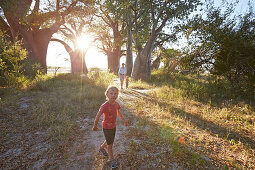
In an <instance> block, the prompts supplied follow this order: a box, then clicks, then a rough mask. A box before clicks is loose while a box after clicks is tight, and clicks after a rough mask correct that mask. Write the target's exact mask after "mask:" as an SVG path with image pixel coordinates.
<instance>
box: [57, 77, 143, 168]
mask: <svg viewBox="0 0 255 170" xmlns="http://www.w3.org/2000/svg"><path fill="white" fill-rule="evenodd" d="M114 84H115V85H116V86H117V87H119V86H120V83H119V79H115V80H114ZM142 94H143V91H142V90H140V91H139V90H134V89H123V90H120V94H119V97H118V99H117V101H118V102H119V103H120V105H121V107H122V114H123V116H124V117H125V118H126V119H127V120H128V121H129V124H130V125H133V124H134V123H135V119H134V116H133V115H132V114H131V113H130V111H128V110H127V109H126V108H125V105H127V103H128V102H132V101H135V100H137V99H138V98H139V97H141V95H142ZM95 115H96V113H91V116H90V117H86V118H80V119H79V120H78V124H79V126H80V129H81V130H82V131H84V133H83V136H81V137H80V138H79V140H77V141H75V143H74V145H73V147H71V148H70V149H69V151H68V153H67V155H68V156H67V158H66V162H65V163H64V164H62V165H60V167H59V168H60V169H74V170H76V169H77V170H78V169H79V170H80V169H105V170H106V169H111V168H110V163H109V161H108V160H107V158H104V157H103V156H102V155H101V154H100V153H99V152H98V149H99V147H100V145H101V144H102V142H103V141H104V140H105V138H104V135H103V132H102V126H101V122H102V119H103V116H101V118H100V121H99V124H98V127H99V131H92V130H91V129H92V127H93V122H94V119H95ZM128 130H129V127H125V126H124V124H123V121H122V120H121V119H120V118H119V117H118V118H117V132H116V137H115V142H114V146H113V149H114V156H115V158H116V160H117V162H118V166H119V168H118V169H123V166H124V167H125V165H123V163H122V160H121V157H122V156H124V155H125V152H126V151H127V150H128V149H129V145H130V140H128V139H127V137H126V134H127V133H128Z"/></svg>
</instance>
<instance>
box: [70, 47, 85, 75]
mask: <svg viewBox="0 0 255 170" xmlns="http://www.w3.org/2000/svg"><path fill="white" fill-rule="evenodd" d="M84 54H85V53H84V52H81V51H77V50H76V51H73V52H72V53H70V60H71V72H72V73H85V74H87V73H88V68H87V65H86V63H85V58H84Z"/></svg>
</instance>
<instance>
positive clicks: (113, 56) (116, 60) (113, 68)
mask: <svg viewBox="0 0 255 170" xmlns="http://www.w3.org/2000/svg"><path fill="white" fill-rule="evenodd" d="M107 61H108V69H109V70H110V72H113V73H114V74H118V71H119V67H120V48H119V49H116V50H115V51H114V52H110V53H107Z"/></svg>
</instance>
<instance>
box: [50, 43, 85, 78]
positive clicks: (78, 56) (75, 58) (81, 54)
mask: <svg viewBox="0 0 255 170" xmlns="http://www.w3.org/2000/svg"><path fill="white" fill-rule="evenodd" d="M51 41H57V42H59V43H61V44H62V45H63V46H64V47H65V50H66V52H67V53H68V54H69V56H70V61H71V72H72V73H85V74H87V73H88V68H87V65H86V62H85V56H86V53H87V51H81V50H79V49H78V48H75V50H73V49H72V48H71V47H70V46H69V45H68V44H67V43H65V42H64V41H62V40H59V39H56V38H52V39H51Z"/></svg>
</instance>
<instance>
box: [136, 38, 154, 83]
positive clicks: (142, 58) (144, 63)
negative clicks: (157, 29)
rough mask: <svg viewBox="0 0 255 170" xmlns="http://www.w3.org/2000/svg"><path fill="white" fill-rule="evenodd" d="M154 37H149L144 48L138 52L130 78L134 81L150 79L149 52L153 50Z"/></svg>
mask: <svg viewBox="0 0 255 170" xmlns="http://www.w3.org/2000/svg"><path fill="white" fill-rule="evenodd" d="M154 40H155V38H154V36H150V38H149V40H148V41H147V43H146V45H145V47H144V48H143V49H142V50H141V52H138V55H137V57H136V59H135V63H134V68H133V72H132V78H133V79H135V80H139V79H141V80H144V81H147V80H150V78H151V52H152V49H153V43H154Z"/></svg>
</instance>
